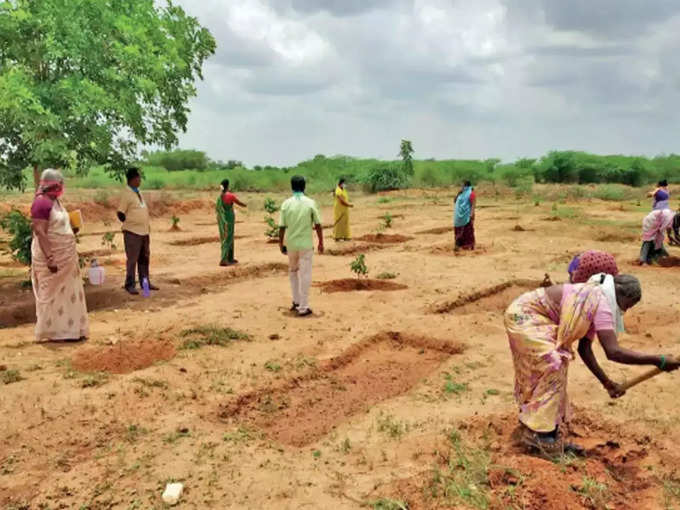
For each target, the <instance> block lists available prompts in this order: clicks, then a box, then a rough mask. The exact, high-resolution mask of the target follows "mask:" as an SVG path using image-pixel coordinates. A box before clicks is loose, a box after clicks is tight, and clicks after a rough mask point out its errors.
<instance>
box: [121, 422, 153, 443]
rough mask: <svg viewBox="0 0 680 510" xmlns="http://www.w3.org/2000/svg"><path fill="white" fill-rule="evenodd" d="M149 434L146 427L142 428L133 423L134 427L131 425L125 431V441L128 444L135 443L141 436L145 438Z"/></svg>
mask: <svg viewBox="0 0 680 510" xmlns="http://www.w3.org/2000/svg"><path fill="white" fill-rule="evenodd" d="M147 432H148V430H146V429H145V428H144V427H140V426H139V425H137V424H135V423H133V424H132V425H129V426H128V428H127V429H125V439H126V440H127V441H128V443H134V442H135V441H137V439H138V438H139V437H140V436H143V435H144V434H146V433H147Z"/></svg>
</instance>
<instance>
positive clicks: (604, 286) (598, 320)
mask: <svg viewBox="0 0 680 510" xmlns="http://www.w3.org/2000/svg"><path fill="white" fill-rule="evenodd" d="M640 297H641V290H640V282H639V281H638V280H637V278H635V277H633V276H630V275H618V276H615V277H613V276H611V275H605V274H601V275H596V276H594V277H593V279H591V280H590V281H589V283H580V284H563V285H553V286H551V287H547V288H541V289H537V290H535V291H532V292H527V293H526V294H523V295H521V296H520V297H518V298H517V299H516V300H515V301H514V302H513V303H512V304H511V305H510V306H509V307H508V309H507V310H506V312H505V328H506V331H507V334H508V339H509V342H510V350H511V351H512V356H513V362H514V367H515V399H516V401H517V404H518V405H519V420H520V422H521V424H522V440H523V442H524V444H525V446H528V447H531V448H534V449H538V450H539V451H540V452H542V453H544V454H548V455H554V454H559V453H561V452H562V451H564V449H565V448H566V449H572V450H573V451H578V450H579V449H578V447H576V446H573V445H569V444H565V443H564V442H563V441H564V435H565V434H564V430H562V429H560V427H561V426H562V424H564V423H565V421H566V416H567V407H568V402H567V369H568V367H569V363H570V362H571V360H572V359H574V354H573V346H574V344H578V353H579V355H580V357H581V359H582V360H583V362H584V363H585V364H586V366H587V367H588V368H589V369H590V371H591V372H592V373H593V375H594V376H595V377H596V378H597V379H598V380H599V381H600V383H602V385H603V386H604V388H605V389H606V390H607V392H608V393H609V395H610V396H611V397H612V398H618V397H620V396H622V395H623V394H624V391H623V390H622V389H621V387H620V386H619V385H618V384H616V383H615V382H614V381H612V380H611V379H610V378H609V377H608V376H607V374H605V372H604V371H603V370H602V368H601V367H600V365H599V364H598V362H597V360H596V359H595V356H594V354H593V351H592V342H593V340H594V338H595V335H597V337H598V339H599V341H600V344H601V345H602V348H603V349H604V352H605V353H606V355H607V359H609V360H611V361H615V362H617V363H623V364H626V365H654V366H656V367H659V368H660V369H662V370H666V371H672V370H676V369H677V368H678V367H680V362H678V361H674V360H671V359H668V358H667V357H666V356H663V355H661V356H658V355H648V354H641V353H638V352H635V351H631V350H629V349H624V348H623V347H621V346H620V345H619V343H618V340H617V336H616V335H617V332H618V331H621V330H622V327H623V321H622V315H623V312H625V311H626V310H628V309H629V308H631V307H632V306H634V305H635V304H636V303H637V302H638V301H640Z"/></svg>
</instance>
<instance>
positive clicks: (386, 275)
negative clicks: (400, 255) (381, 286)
mask: <svg viewBox="0 0 680 510" xmlns="http://www.w3.org/2000/svg"><path fill="white" fill-rule="evenodd" d="M396 277H397V273H390V272H387V271H385V272H383V273H380V274H379V275H378V276H376V278H377V279H378V280H394V279H395V278H396Z"/></svg>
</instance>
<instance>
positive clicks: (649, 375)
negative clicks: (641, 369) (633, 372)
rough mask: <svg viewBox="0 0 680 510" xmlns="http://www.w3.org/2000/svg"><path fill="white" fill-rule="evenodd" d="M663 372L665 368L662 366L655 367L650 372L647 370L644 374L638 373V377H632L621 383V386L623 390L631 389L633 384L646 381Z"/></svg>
mask: <svg viewBox="0 0 680 510" xmlns="http://www.w3.org/2000/svg"><path fill="white" fill-rule="evenodd" d="M661 373H663V370H661V369H660V368H655V369H653V370H650V371H649V372H645V373H644V374H640V375H638V376H637V377H636V378H634V379H631V380H630V381H626V382H625V383H623V384H622V385H621V388H622V389H623V390H629V389H631V388H632V387H633V386H637V385H638V384H640V383H641V382H645V381H646V380H647V379H651V378H652V377H654V376H657V375H659V374H661Z"/></svg>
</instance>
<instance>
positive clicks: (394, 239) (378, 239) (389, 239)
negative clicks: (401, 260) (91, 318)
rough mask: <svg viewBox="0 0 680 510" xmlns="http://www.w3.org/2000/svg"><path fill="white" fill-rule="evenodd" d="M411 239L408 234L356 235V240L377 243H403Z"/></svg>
mask: <svg viewBox="0 0 680 510" xmlns="http://www.w3.org/2000/svg"><path fill="white" fill-rule="evenodd" d="M411 239H413V238H412V237H409V236H402V235H400V234H383V233H378V234H366V235H363V236H361V237H357V238H356V240H357V241H363V242H366V243H378V244H392V243H404V242H406V241H410V240H411Z"/></svg>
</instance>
